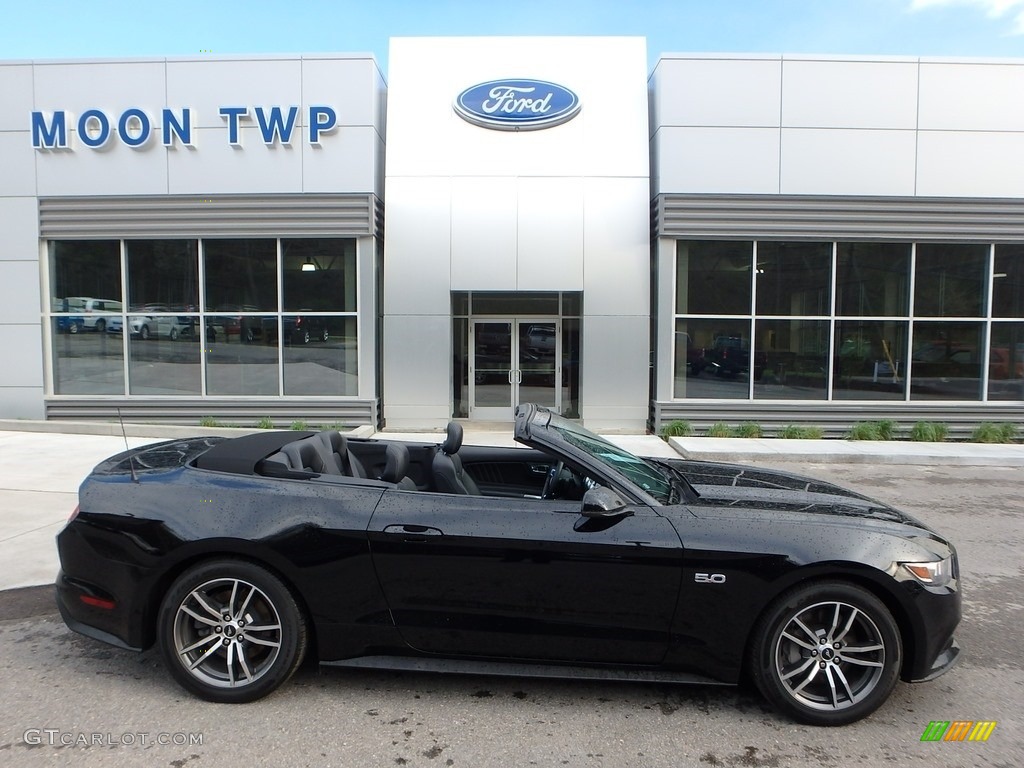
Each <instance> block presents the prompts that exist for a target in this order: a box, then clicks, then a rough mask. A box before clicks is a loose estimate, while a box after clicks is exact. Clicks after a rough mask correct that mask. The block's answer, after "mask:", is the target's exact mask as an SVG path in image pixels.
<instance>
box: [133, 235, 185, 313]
mask: <svg viewBox="0 0 1024 768" xmlns="http://www.w3.org/2000/svg"><path fill="white" fill-rule="evenodd" d="M125 252H126V254H127V258H128V304H129V310H130V311H133V312H134V311H137V310H140V309H141V310H147V311H151V312H173V311H185V312H195V311H197V310H198V309H199V241H198V240H128V241H126V242H125Z"/></svg>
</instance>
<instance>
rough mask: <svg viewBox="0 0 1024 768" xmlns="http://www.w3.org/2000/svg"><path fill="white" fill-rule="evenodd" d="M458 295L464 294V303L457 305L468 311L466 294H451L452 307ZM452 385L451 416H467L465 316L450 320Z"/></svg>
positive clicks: (467, 359) (466, 321)
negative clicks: (452, 401)
mask: <svg viewBox="0 0 1024 768" xmlns="http://www.w3.org/2000/svg"><path fill="white" fill-rule="evenodd" d="M459 295H461V296H465V303H464V304H461V303H459V304H458V305H457V306H464V307H465V309H466V311H467V312H468V311H469V296H468V294H452V304H453V307H454V306H456V299H457V297H458V296H459ZM453 311H454V309H453ZM452 387H453V390H454V391H453V396H454V404H453V408H452V417H453V418H456V419H466V418H469V319H468V318H465V317H455V318H453V320H452Z"/></svg>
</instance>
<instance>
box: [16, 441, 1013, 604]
mask: <svg viewBox="0 0 1024 768" xmlns="http://www.w3.org/2000/svg"><path fill="white" fill-rule="evenodd" d="M251 431H252V430H231V429H210V428H204V427H174V426H154V425H133V424H128V425H125V427H124V432H125V433H126V434H122V430H121V426H120V425H118V424H95V423H91V424H81V425H76V424H68V423H55V422H23V421H0V590H3V589H12V588H15V587H28V586H39V585H43V584H50V583H52V582H53V580H54V578H55V576H56V574H57V568H58V563H57V550H56V546H55V543H54V537H55V536H56V535H57V533H58V532H59V531H60V529H61V527H62V526H63V525H64V523H65V522H66V521H67V519H68V517H69V516H70V515H71V513H72V511H73V510H74V508H75V505H76V504H77V494H78V487H79V485H80V483H81V482H82V480H83V479H84V478H85V477H86V475H88V473H89V471H90V470H91V469H92V468H93V467H94V466H95V465H96V464H98V463H99V462H100V461H102V460H103V459H105V458H107V457H108V456H111V455H113V454H115V453H119V452H121V451H123V450H124V449H125V445H126V443H127V444H128V445H129V446H131V447H135V446H139V445H145V444H147V443H152V442H157V441H159V440H166V439H172V438H176V437H186V436H191V435H199V434H224V435H239V434H245V433H247V432H251ZM355 434H356V435H358V436H363V437H365V436H370V435H373V436H375V437H377V438H380V439H385V440H388V439H390V440H406V439H409V440H418V441H424V442H434V441H436V442H441V440H443V437H444V436H443V435H442V434H441V433H423V432H417V433H398V432H379V433H375V434H374V433H373V432H372V430H371V429H370V428H368V427H361V428H358V429H357V430H355ZM607 437H608V439H609V440H611V441H612V442H614V443H616V444H618V445H620V446H622V447H624V448H626V449H627V450H629V451H631V452H633V453H636V454H639V455H644V456H660V457H669V458H672V457H678V456H682V457H684V458H692V459H708V460H714V461H734V462H742V463H747V462H753V463H757V462H759V461H765V462H773V463H774V462H780V461H782V462H786V463H787V464H788V463H791V464H792V465H793V470H794V471H799V468H800V464H810V463H818V464H820V463H827V462H836V463H872V464H906V465H919V466H920V465H923V466H944V465H972V466H997V467H998V466H1001V467H1022V466H1024V445H1019V444H1013V445H983V444H974V443H912V442H903V441H893V442H867V441H862V442H857V441H849V440H781V439H760V440H745V439H739V438H729V439H715V438H708V437H691V438H672V439H671V440H669V442H665V441H664V440H662V439H661V438H659V437H657V436H655V435H623V434H614V435H607ZM465 442H466V443H467V444H471V445H472V444H475V445H514V444H515V443H514V441H513V439H512V434H511V431H510V430H509V431H496V430H493V429H487V430H476V429H473V428H472V427H467V430H466V435H465Z"/></svg>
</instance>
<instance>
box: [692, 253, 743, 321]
mask: <svg viewBox="0 0 1024 768" xmlns="http://www.w3.org/2000/svg"><path fill="white" fill-rule="evenodd" d="M753 252H754V244H753V243H752V242H749V241H741V242H731V241H714V240H711V241H693V242H690V241H685V240H682V241H679V243H678V244H677V245H676V314H678V315H747V314H750V270H751V266H752V264H753Z"/></svg>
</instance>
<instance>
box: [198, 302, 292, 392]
mask: <svg viewBox="0 0 1024 768" xmlns="http://www.w3.org/2000/svg"><path fill="white" fill-rule="evenodd" d="M271 326H273V328H274V333H273V336H274V337H275V338H276V337H277V330H276V329H277V317H276V316H275V315H207V317H206V391H207V394H210V395H276V394H278V389H279V385H278V376H277V372H278V361H277V344H276V343H274V344H271V343H270V342H269V341H265V340H267V339H269V338H270V334H269V333H266V332H265V331H264V328H269V327H271Z"/></svg>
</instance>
